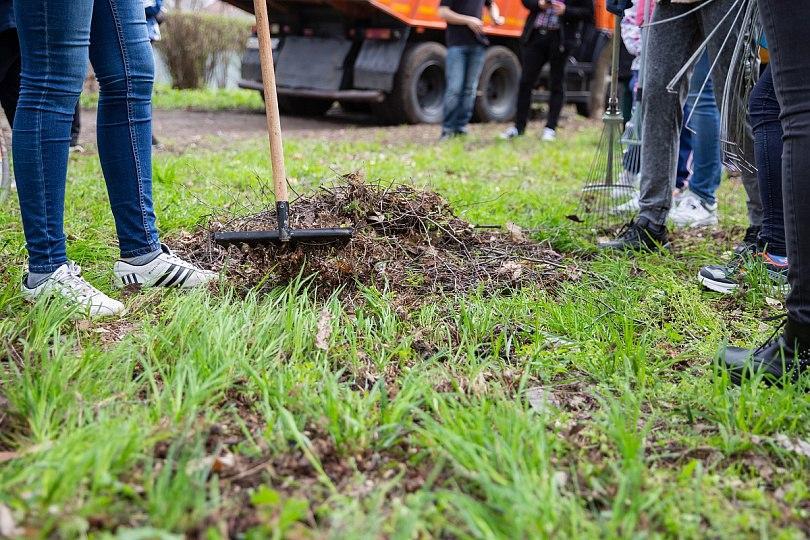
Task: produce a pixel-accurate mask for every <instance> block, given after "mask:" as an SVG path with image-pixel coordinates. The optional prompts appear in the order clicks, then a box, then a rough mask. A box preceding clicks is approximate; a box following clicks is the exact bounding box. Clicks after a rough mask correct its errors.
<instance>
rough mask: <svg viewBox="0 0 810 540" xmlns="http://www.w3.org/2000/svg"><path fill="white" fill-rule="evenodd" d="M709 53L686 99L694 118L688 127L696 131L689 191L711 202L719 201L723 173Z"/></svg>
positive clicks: (691, 84) (699, 66) (718, 115)
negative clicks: (718, 190) (717, 195)
mask: <svg viewBox="0 0 810 540" xmlns="http://www.w3.org/2000/svg"><path fill="white" fill-rule="evenodd" d="M710 75H711V74H710V73H709V57H708V55H706V54H704V55H703V57H702V58H701V59H700V61H699V62H698V64H697V65H696V66H695V71H694V72H693V73H692V81H691V83H690V88H689V97H688V98H687V101H688V103H689V104H691V105H692V110H693V112H692V118H691V123H690V125H689V126H688V127H691V128H692V129H694V131H695V135H694V144H693V146H692V147H693V150H694V159H693V170H694V171H693V174H692V180H691V181H690V182H689V191H691V192H692V193H694V194H695V195H697V196H698V197H699V198H700V199H701V200H702V201H703V202H704V203H706V204H707V205H709V206H712V205H714V203H715V202H716V198H715V193H716V192H717V188H718V187H720V179H721V178H722V175H723V168H722V165H721V155H720V111H718V110H717V102H716V101H715V98H714V89H713V87H712V81H711V76H710Z"/></svg>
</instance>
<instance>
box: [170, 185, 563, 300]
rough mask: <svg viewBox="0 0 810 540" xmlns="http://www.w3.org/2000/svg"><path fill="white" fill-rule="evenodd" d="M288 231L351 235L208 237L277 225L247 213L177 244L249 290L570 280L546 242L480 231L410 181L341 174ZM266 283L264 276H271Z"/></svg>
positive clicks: (272, 216)
mask: <svg viewBox="0 0 810 540" xmlns="http://www.w3.org/2000/svg"><path fill="white" fill-rule="evenodd" d="M290 213H291V222H292V226H293V227H294V228H301V229H308V228H322V227H353V228H354V230H355V235H354V237H353V238H352V239H351V240H350V241H349V242H348V243H346V242H343V243H340V244H332V245H308V244H303V243H298V244H297V245H291V246H278V245H265V246H248V245H242V246H229V247H227V248H224V247H221V246H218V245H216V244H215V243H214V242H213V241H212V234H211V233H213V232H214V231H221V230H229V231H257V230H273V229H275V228H276V226H277V225H276V213H275V209H274V208H273V209H268V210H266V211H262V212H259V213H255V214H252V215H249V216H245V217H237V218H232V219H224V218H222V217H220V218H213V219H212V220H211V222H210V224H209V227H208V228H207V229H206V230H204V231H202V232H200V233H198V234H196V235H191V236H187V237H184V238H179V239H175V245H177V246H178V248H179V250H180V251H181V252H183V253H184V254H185V255H187V256H189V257H190V258H191V259H192V260H194V261H195V262H197V263H198V264H200V265H202V266H204V267H206V268H211V269H214V270H220V269H222V268H225V269H226V271H227V272H228V274H229V276H230V277H231V279H232V280H235V281H236V282H237V283H238V284H240V285H243V286H245V287H248V288H253V287H255V286H256V285H259V284H271V285H276V284H280V283H286V282H289V281H291V280H294V279H296V278H297V277H298V276H299V275H300V276H305V277H311V279H312V280H313V283H314V284H315V285H317V286H318V287H319V288H322V289H323V288H326V289H334V288H337V287H341V286H344V287H346V288H347V289H351V288H353V286H354V285H356V284H357V283H360V284H363V285H374V286H376V287H378V288H383V287H387V288H388V289H389V290H391V289H393V290H399V291H405V290H406V291H409V292H414V293H441V292H464V291H469V290H471V289H475V288H476V287H478V286H481V285H485V286H486V287H488V288H491V289H494V290H498V291H504V290H507V289H514V288H517V287H520V286H521V285H524V284H528V283H538V282H540V283H541V284H543V285H546V286H548V285H552V284H553V283H556V282H558V281H560V280H561V279H565V278H568V277H572V276H573V275H574V274H576V270H575V269H574V268H569V267H568V266H567V265H565V264H564V263H562V262H561V261H562V256H561V255H560V254H558V253H556V252H555V251H554V250H552V249H551V248H550V247H549V246H548V245H547V244H545V243H538V242H535V241H532V240H531V239H529V238H528V237H527V236H526V234H525V233H524V232H523V231H522V230H521V229H520V228H519V227H517V226H514V225H512V224H507V226H506V230H500V229H498V230H495V229H481V228H476V227H475V226H473V225H472V224H470V223H468V222H466V221H464V220H462V219H461V218H459V217H458V216H457V215H456V214H455V213H454V212H453V209H452V208H451V207H450V205H449V204H448V202H447V201H446V200H444V199H443V198H442V197H440V196H439V195H438V194H436V193H434V192H432V191H428V190H421V189H417V188H414V187H412V186H408V185H402V184H397V185H383V184H379V183H367V182H365V181H364V180H363V179H362V178H361V177H360V176H359V175H357V174H354V175H349V176H344V177H343V178H342V179H341V181H340V182H338V183H337V185H335V186H333V187H329V188H322V189H321V190H320V191H318V192H317V193H315V194H314V195H312V196H309V197H302V198H299V199H298V200H296V201H295V202H293V203H292V205H291V211H290ZM268 278H269V279H268Z"/></svg>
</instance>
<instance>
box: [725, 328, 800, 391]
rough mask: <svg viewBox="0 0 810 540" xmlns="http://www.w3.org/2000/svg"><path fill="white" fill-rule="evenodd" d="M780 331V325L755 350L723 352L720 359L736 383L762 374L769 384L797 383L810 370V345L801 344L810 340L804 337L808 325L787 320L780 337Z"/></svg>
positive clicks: (738, 349)
mask: <svg viewBox="0 0 810 540" xmlns="http://www.w3.org/2000/svg"><path fill="white" fill-rule="evenodd" d="M797 327H798V328H797ZM797 329H798V330H799V331H798V332H797V331H796V330H797ZM780 330H781V327H780V328H777V330H776V332H774V334H773V336H772V337H771V338H770V339H769V340H768V341H766V342H765V344H764V345H762V346H761V347H759V348H758V349H754V350H753V351H752V350H750V349H742V348H739V347H726V349H725V350H723V351H721V353H720V360H721V361H722V362H723V365H724V367H725V369H726V370H727V371H728V374H729V376H730V377H731V381H732V382H733V383H734V384H737V385H739V384H741V383H742V381H743V380H744V379H746V378H751V377H753V376H755V375H758V374H762V380H763V382H764V383H765V384H767V385H768V386H782V385H783V384H784V383H785V381H786V380H788V379H789V380H791V381H792V382H794V383H795V382H797V381H798V380H799V377H801V376H802V374H803V373H807V372H808V371H810V347H808V346H804V345H802V344H803V343H810V340H807V339H801V338H802V336H804V337H805V338H807V337H808V335H810V331H808V328H807V327H806V326H804V325H794V324H791V322H790V321H789V320H788V321H787V325H786V326H785V330H784V332H783V333H782V334H781V335H779V336H778V337H777V335H778V334H779V332H780Z"/></svg>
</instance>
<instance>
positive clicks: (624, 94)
mask: <svg viewBox="0 0 810 540" xmlns="http://www.w3.org/2000/svg"><path fill="white" fill-rule="evenodd" d="M632 80H633V78H632V76H631V77H630V78H622V79H619V104H620V105H619V106H620V108H621V111H622V118H624V123H625V124H627V123H628V122H630V118H632V116H633V86H632V85H631V81H632Z"/></svg>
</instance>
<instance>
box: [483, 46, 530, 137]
mask: <svg viewBox="0 0 810 540" xmlns="http://www.w3.org/2000/svg"><path fill="white" fill-rule="evenodd" d="M519 84H520V61H519V60H518V57H517V55H516V54H515V53H513V52H512V51H511V50H509V49H507V48H506V47H503V46H500V45H496V46H494V47H490V48H489V49H487V55H486V58H485V60H484V69H483V71H482V72H481V79H479V81H478V98H477V99H476V100H475V120H476V121H478V122H506V121H509V120H511V119H512V117H513V116H515V108H516V107H517V91H518V85H519Z"/></svg>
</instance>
